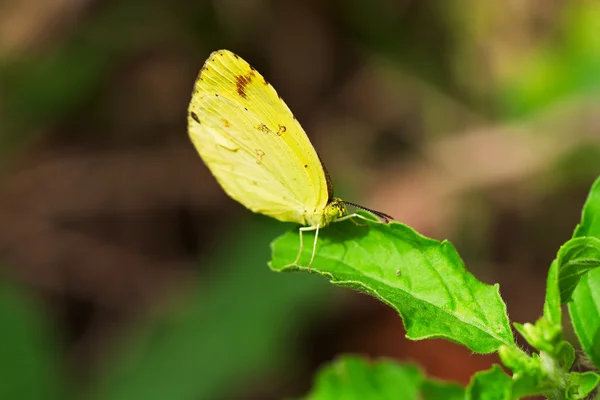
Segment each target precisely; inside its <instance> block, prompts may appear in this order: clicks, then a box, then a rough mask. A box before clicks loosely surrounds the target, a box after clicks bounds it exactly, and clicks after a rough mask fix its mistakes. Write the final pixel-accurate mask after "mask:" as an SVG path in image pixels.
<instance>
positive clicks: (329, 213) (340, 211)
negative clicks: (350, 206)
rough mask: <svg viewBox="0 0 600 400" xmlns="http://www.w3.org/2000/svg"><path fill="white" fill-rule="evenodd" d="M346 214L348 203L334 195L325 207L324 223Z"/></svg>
mask: <svg viewBox="0 0 600 400" xmlns="http://www.w3.org/2000/svg"><path fill="white" fill-rule="evenodd" d="M344 215H346V205H345V204H344V202H343V201H342V199H340V198H338V197H334V198H333V199H331V200H330V201H329V203H327V207H325V215H324V216H323V218H324V220H325V221H324V222H325V224H324V225H327V224H329V223H330V222H332V221H335V220H336V219H338V218H341V217H343V216H344Z"/></svg>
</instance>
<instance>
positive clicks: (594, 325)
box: [569, 268, 600, 368]
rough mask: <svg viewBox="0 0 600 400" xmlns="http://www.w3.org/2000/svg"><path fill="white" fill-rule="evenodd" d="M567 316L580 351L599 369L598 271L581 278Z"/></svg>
mask: <svg viewBox="0 0 600 400" xmlns="http://www.w3.org/2000/svg"><path fill="white" fill-rule="evenodd" d="M569 314H570V315H571V322H572V323H573V328H574V329H575V333H576V334H577V338H578V339H579V343H581V347H582V349H583V350H584V351H585V353H586V354H587V355H588V357H589V358H590V360H591V361H592V362H593V363H594V365H596V367H598V368H600V346H599V345H598V343H600V269H598V268H596V269H595V270H593V271H590V272H588V273H587V274H586V275H584V276H583V277H582V278H581V280H580V281H579V284H578V285H577V288H576V289H575V291H574V292H573V300H572V301H571V302H570V303H569Z"/></svg>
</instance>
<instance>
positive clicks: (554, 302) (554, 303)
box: [544, 260, 562, 329]
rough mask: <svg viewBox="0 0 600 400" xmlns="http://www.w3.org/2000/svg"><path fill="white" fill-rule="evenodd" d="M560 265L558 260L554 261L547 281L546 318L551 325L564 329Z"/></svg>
mask: <svg viewBox="0 0 600 400" xmlns="http://www.w3.org/2000/svg"><path fill="white" fill-rule="evenodd" d="M559 277H560V265H559V263H558V260H554V261H552V264H551V265H550V270H549V271H548V278H547V279H546V300H545V301H544V318H545V319H546V320H547V321H548V323H549V324H552V325H554V326H558V327H559V328H561V329H562V309H561V307H560V306H561V304H562V303H561V301H560V288H559V283H558V282H559Z"/></svg>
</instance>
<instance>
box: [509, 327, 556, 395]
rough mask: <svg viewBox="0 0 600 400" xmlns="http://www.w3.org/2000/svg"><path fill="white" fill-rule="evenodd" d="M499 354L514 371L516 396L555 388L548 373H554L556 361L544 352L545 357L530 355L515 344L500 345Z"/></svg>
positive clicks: (513, 386)
mask: <svg viewBox="0 0 600 400" xmlns="http://www.w3.org/2000/svg"><path fill="white" fill-rule="evenodd" d="M515 325H516V324H515ZM542 354H544V353H542ZM498 355H499V356H500V359H501V360H502V362H503V363H504V365H506V366H507V367H508V368H510V369H511V370H512V371H513V377H512V380H513V383H512V395H513V396H514V398H520V397H521V396H533V395H538V394H542V393H547V392H548V391H550V390H552V389H553V388H555V386H556V385H555V382H553V381H552V380H551V378H549V377H548V373H549V372H551V373H552V374H554V372H555V371H556V369H555V365H556V363H554V362H553V359H552V358H550V357H549V356H547V355H545V354H544V356H543V357H540V355H539V354H537V353H534V354H532V355H531V356H528V355H527V354H526V353H525V352H523V351H522V350H521V349H519V348H518V347H516V346H514V345H513V346H511V347H509V346H502V347H500V349H499V350H498Z"/></svg>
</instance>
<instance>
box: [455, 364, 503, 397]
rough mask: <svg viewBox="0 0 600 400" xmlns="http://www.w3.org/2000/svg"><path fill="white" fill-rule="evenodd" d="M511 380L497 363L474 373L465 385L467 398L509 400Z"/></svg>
mask: <svg viewBox="0 0 600 400" xmlns="http://www.w3.org/2000/svg"><path fill="white" fill-rule="evenodd" d="M511 398H512V380H511V379H510V377H509V376H508V375H506V374H505V373H504V371H502V368H500V367H499V366H498V365H494V366H492V368H491V369H489V370H487V371H482V372H478V373H476V374H475V375H474V376H473V378H472V379H471V383H470V384H469V386H468V387H467V396H466V399H467V400H510V399H511Z"/></svg>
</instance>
